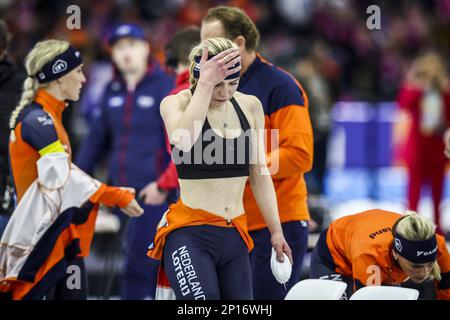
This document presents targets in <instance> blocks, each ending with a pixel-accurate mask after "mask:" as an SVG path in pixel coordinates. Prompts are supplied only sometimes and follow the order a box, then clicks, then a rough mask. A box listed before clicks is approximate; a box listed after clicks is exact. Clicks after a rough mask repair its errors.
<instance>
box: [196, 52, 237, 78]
mask: <svg viewBox="0 0 450 320" xmlns="http://www.w3.org/2000/svg"><path fill="white" fill-rule="evenodd" d="M215 56H216V55H208V60H209V59H211V58H212V57H215ZM201 59H202V56H196V57H195V67H194V78H195V79H199V78H200V60H201ZM240 65H241V63H240V62H237V63H236V64H235V65H233V66H231V67H230V68H228V70H232V69H236V68H237V67H239V66H240ZM239 77H240V71H237V72H235V73H232V74H230V75H229V76H228V77H226V78H225V80H230V79H236V78H239Z"/></svg>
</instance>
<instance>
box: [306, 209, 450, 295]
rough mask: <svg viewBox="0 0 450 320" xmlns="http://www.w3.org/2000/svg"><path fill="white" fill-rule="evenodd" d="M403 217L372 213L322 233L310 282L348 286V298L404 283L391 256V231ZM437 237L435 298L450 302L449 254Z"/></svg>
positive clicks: (343, 220) (338, 223)
mask: <svg viewBox="0 0 450 320" xmlns="http://www.w3.org/2000/svg"><path fill="white" fill-rule="evenodd" d="M401 217H402V215H400V214H398V213H394V212H390V211H385V210H380V209H374V210H369V211H364V212H361V213H358V214H354V215H349V216H345V217H343V218H340V219H338V220H336V221H334V222H333V223H332V224H331V225H330V227H329V228H328V229H327V230H325V231H324V232H323V233H322V234H321V236H320V238H319V241H318V242H317V245H316V247H315V248H314V251H313V255H312V258H311V268H310V276H311V278H322V279H330V280H340V281H344V282H346V283H347V285H348V287H347V290H348V291H347V296H349V295H351V294H352V293H353V292H354V291H355V290H357V289H359V288H361V287H363V286H367V285H399V284H401V283H402V282H404V281H405V280H406V279H407V276H406V274H405V272H404V271H403V270H402V269H401V268H400V266H399V265H398V264H397V262H396V261H395V260H394V259H393V256H392V243H393V241H394V236H393V233H392V228H393V226H394V224H395V222H397V220H398V219H400V218H401ZM436 236H437V243H438V249H437V262H438V264H439V266H440V268H441V277H442V279H441V280H440V281H439V282H437V281H436V283H435V284H436V297H437V298H438V299H450V254H449V253H448V250H447V246H446V243H445V239H444V237H442V236H440V235H436Z"/></svg>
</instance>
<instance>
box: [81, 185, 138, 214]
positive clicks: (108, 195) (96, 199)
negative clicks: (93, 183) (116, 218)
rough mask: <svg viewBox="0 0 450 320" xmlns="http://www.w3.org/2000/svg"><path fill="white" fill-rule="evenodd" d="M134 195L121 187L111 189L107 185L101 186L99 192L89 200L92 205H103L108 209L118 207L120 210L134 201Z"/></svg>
mask: <svg viewBox="0 0 450 320" xmlns="http://www.w3.org/2000/svg"><path fill="white" fill-rule="evenodd" d="M133 199H134V195H133V194H132V193H131V192H129V191H127V190H123V189H120V188H119V187H110V186H107V185H106V184H103V183H102V184H101V186H100V188H99V189H98V190H97V192H95V193H94V195H92V196H91V197H90V198H89V201H91V202H92V203H101V204H103V205H105V206H108V207H113V206H118V207H119V208H123V207H126V206H127V205H128V204H129V203H130V202H131V201H132V200H133Z"/></svg>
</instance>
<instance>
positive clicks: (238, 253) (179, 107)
mask: <svg viewBox="0 0 450 320" xmlns="http://www.w3.org/2000/svg"><path fill="white" fill-rule="evenodd" d="M190 63H191V66H190V83H191V89H190V90H183V91H181V92H179V93H177V94H176V95H171V96H168V97H166V98H165V99H164V100H163V101H162V103H161V115H162V117H163V119H164V124H165V127H166V130H167V133H168V136H169V140H170V142H171V145H172V159H173V161H174V163H175V166H176V169H177V173H178V178H179V184H180V199H179V200H178V202H177V203H176V204H174V205H171V206H170V207H169V210H168V211H167V212H166V214H165V215H164V217H163V219H162V220H161V222H160V224H159V228H158V231H157V233H156V236H155V238H154V241H153V243H152V244H151V245H150V248H149V249H150V250H149V253H148V255H149V256H150V257H152V258H155V259H162V261H163V266H164V270H165V273H166V275H167V278H168V280H169V283H170V286H171V287H172V289H173V290H174V292H175V296H176V298H177V299H192V300H194V299H195V300H199V299H213V300H218V299H224V300H234V299H253V293H252V281H251V270H250V260H249V255H248V252H249V251H250V250H251V249H252V247H253V241H252V239H251V238H250V236H249V234H248V231H247V218H246V215H245V214H244V206H243V192H244V188H245V183H246V181H247V179H248V178H249V179H250V184H251V185H252V188H253V192H254V194H255V197H256V199H257V200H258V204H259V205H260V207H261V209H262V213H263V216H264V218H265V221H266V223H267V225H268V227H269V230H270V232H271V244H272V247H273V248H274V250H275V252H276V255H277V259H278V261H279V262H281V261H282V260H283V259H289V260H290V261H291V262H292V254H291V250H290V248H289V246H288V244H287V242H286V240H285V239H284V235H283V231H282V229H281V224H280V220H279V217H278V209H277V201H276V196H275V191H274V187H273V183H272V180H271V178H270V175H269V174H268V170H267V166H266V162H265V156H264V155H265V152H264V143H263V140H262V139H253V138H255V137H257V135H258V134H261V131H262V129H263V128H264V114H263V110H262V107H261V103H260V102H259V100H258V99H257V98H255V97H253V96H249V95H245V94H242V93H240V92H237V91H236V89H237V86H238V83H239V71H240V68H241V67H240V56H239V52H238V50H237V48H236V45H234V44H233V43H232V42H231V41H230V40H228V39H224V38H213V39H208V40H205V41H203V42H202V43H200V44H199V45H198V46H196V47H195V48H194V49H192V51H191V54H190ZM252 133H254V134H255V135H252ZM247 138H248V139H247ZM256 141H257V142H258V143H256ZM253 156H254V157H253ZM255 158H257V159H255ZM252 160H254V161H252Z"/></svg>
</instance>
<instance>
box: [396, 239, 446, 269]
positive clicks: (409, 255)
mask: <svg viewBox="0 0 450 320" xmlns="http://www.w3.org/2000/svg"><path fill="white" fill-rule="evenodd" d="M437 248H438V247H437V239H436V235H433V236H432V237H431V238H430V239H428V240H424V241H411V240H408V239H405V238H404V237H402V236H401V235H399V234H398V233H394V251H395V252H397V253H398V254H399V255H401V256H402V257H403V258H405V259H406V260H409V261H410V262H413V263H418V264H422V263H430V262H434V261H435V260H436V257H437Z"/></svg>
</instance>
